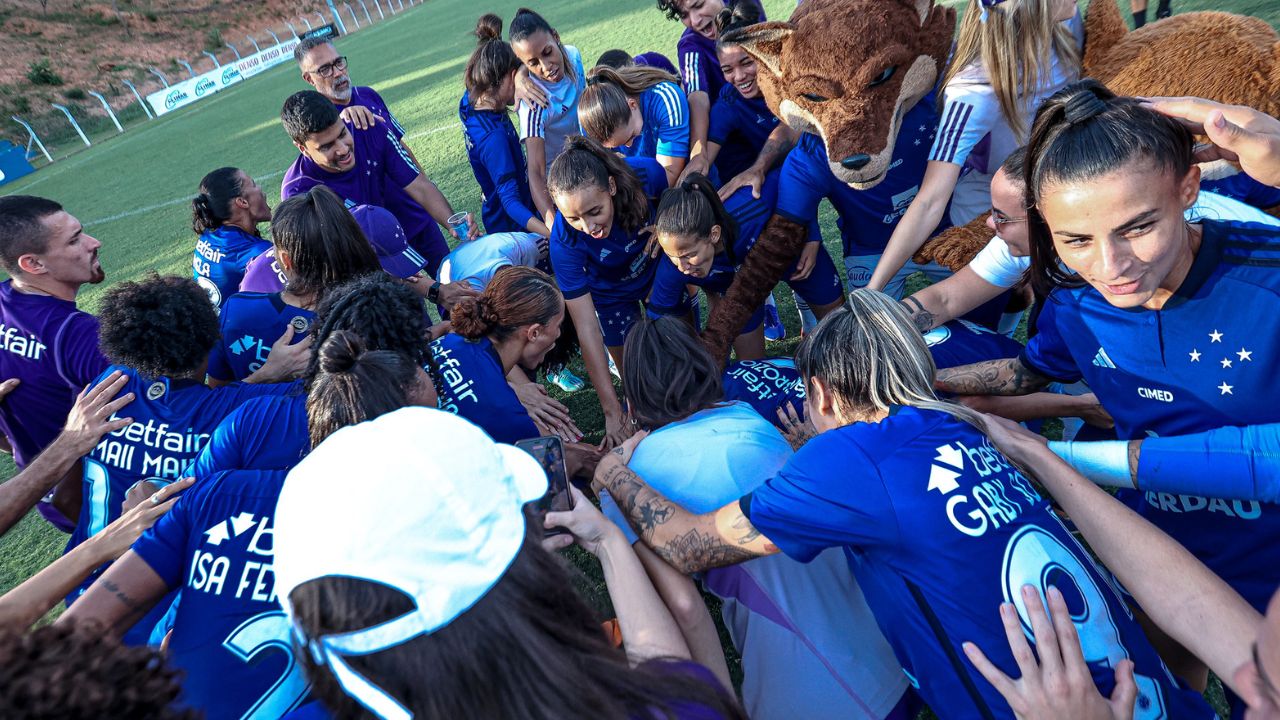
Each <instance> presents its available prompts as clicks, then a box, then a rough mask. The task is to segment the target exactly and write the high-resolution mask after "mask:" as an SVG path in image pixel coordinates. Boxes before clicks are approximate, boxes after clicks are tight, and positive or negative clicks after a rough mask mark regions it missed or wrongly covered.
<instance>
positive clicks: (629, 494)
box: [593, 452, 778, 574]
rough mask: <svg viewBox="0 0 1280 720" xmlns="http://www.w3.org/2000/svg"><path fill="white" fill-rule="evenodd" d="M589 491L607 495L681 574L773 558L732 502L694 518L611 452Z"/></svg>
mask: <svg viewBox="0 0 1280 720" xmlns="http://www.w3.org/2000/svg"><path fill="white" fill-rule="evenodd" d="M593 485H595V486H596V487H597V488H604V489H605V490H608V491H609V494H610V495H611V496H613V499H614V502H616V503H617V504H618V508H619V509H621V510H622V512H623V514H624V515H626V516H627V521H628V522H630V523H631V526H632V527H633V528H635V531H636V532H637V533H638V534H639V535H640V538H641V539H642V540H644V542H645V544H646V545H648V546H649V547H651V548H653V551H654V552H655V553H657V555H658V557H660V558H662V559H663V560H665V561H666V562H667V563H668V564H670V565H671V566H672V567H674V568H675V569H676V570H679V571H680V572H682V573H686V574H687V573H692V572H698V571H700V570H708V569H710V568H715V567H724V566H726V565H735V564H737V563H740V562H744V561H746V560H750V559H752V558H756V557H763V556H765V555H773V554H775V553H777V552H778V546H776V545H774V544H773V543H772V542H770V541H769V538H767V537H765V536H764V535H763V534H761V532H760V531H759V530H757V529H756V528H755V526H753V525H752V524H751V521H750V520H748V519H747V517H746V515H744V514H743V513H742V507H741V506H740V505H739V504H738V502H737V501H734V502H731V503H729V504H728V505H725V506H724V507H722V508H720V509H719V510H717V511H715V512H711V513H705V514H703V515H694V514H693V513H691V512H689V511H688V510H685V509H684V508H682V507H680V506H679V505H677V504H675V503H673V502H671V501H670V500H668V499H667V498H665V497H663V496H662V495H661V494H659V493H658V492H656V491H654V490H653V489H652V488H650V487H649V486H648V485H645V484H644V481H643V480H641V479H640V477H639V476H638V475H636V474H635V473H634V472H632V471H631V470H630V469H629V468H628V467H627V466H626V465H625V464H624V463H623V461H622V457H621V456H620V455H618V454H617V453H616V452H614V453H609V454H608V455H606V456H605V457H604V459H603V460H601V461H600V464H599V465H597V466H596V474H595V479H594V480H593Z"/></svg>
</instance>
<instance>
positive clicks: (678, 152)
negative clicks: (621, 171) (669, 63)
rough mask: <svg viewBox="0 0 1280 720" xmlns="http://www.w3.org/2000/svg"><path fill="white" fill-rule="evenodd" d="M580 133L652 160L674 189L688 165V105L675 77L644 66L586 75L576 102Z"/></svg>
mask: <svg viewBox="0 0 1280 720" xmlns="http://www.w3.org/2000/svg"><path fill="white" fill-rule="evenodd" d="M578 121H579V122H581V123H582V131H583V132H584V133H586V135H587V136H588V137H590V138H592V139H593V140H595V141H596V142H598V143H600V144H601V145H604V146H605V147H607V148H610V149H616V150H617V151H618V152H620V153H622V154H623V155H627V156H630V157H646V158H653V159H654V160H657V161H658V164H659V165H661V166H662V167H663V169H664V170H666V172H667V184H668V185H674V184H675V182H676V180H677V179H678V178H679V177H680V175H681V173H682V172H684V166H685V163H687V162H688V161H689V101H688V99H687V98H686V97H685V94H684V90H682V89H680V81H679V79H678V78H676V76H674V75H672V74H671V73H668V72H666V71H664V70H659V69H658V68H654V67H646V66H643V65H629V66H626V67H623V68H619V69H617V70H615V69H613V68H611V67H606V66H603V65H598V66H596V67H595V68H592V69H591V71H590V72H588V73H587V89H586V90H584V91H583V92H582V100H581V101H579V103H578Z"/></svg>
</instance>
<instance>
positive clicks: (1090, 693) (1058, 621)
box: [964, 585, 1138, 720]
mask: <svg viewBox="0 0 1280 720" xmlns="http://www.w3.org/2000/svg"><path fill="white" fill-rule="evenodd" d="M1046 595H1047V597H1048V600H1049V615H1051V616H1052V618H1050V616H1049V615H1046V614H1045V609H1044V605H1043V604H1041V602H1040V593H1039V591H1038V590H1037V589H1036V588H1035V587H1033V586H1031V585H1024V586H1022V601H1023V604H1024V605H1025V607H1026V609H1027V615H1028V619H1029V620H1030V621H1031V629H1032V632H1033V634H1034V635H1035V643H1036V648H1035V652H1034V653H1033V652H1032V651H1031V647H1030V646H1029V645H1028V644H1027V638H1026V634H1025V633H1024V632H1023V629H1022V620H1021V618H1019V616H1018V609H1017V608H1016V607H1015V606H1014V605H1013V604H1012V603H1004V604H1002V605H1001V606H1000V619H1001V620H1002V621H1003V622H1004V632H1005V637H1007V638H1008V640H1009V650H1010V651H1012V653H1013V658H1014V660H1016V661H1017V663H1018V669H1019V670H1020V671H1021V672H1022V677H1020V678H1018V679H1017V680H1014V679H1012V678H1010V677H1009V676H1008V675H1005V674H1004V672H1003V671H1002V670H1000V668H998V667H996V666H995V665H994V664H993V663H992V662H991V661H990V660H988V659H987V656H986V655H984V654H983V652H982V650H980V649H979V648H978V646H977V645H974V644H973V643H970V642H967V643H965V644H964V654H965V655H966V656H968V658H969V662H971V663H973V666H974V667H975V668H977V669H978V672H980V673H982V676H983V677H984V678H986V679H987V682H989V683H991V685H992V686H993V687H995V689H996V690H998V691H999V692H1000V694H1001V695H1003V696H1004V699H1005V700H1007V701H1009V707H1010V708H1011V709H1012V710H1013V713H1014V715H1015V716H1017V717H1018V718H1025V719H1026V720H1057V719H1058V718H1061V719H1062V720H1131V719H1132V718H1133V705H1134V701H1135V700H1136V699H1137V697H1138V686H1137V684H1136V683H1135V682H1134V679H1133V661H1132V660H1128V659H1125V660H1121V661H1120V662H1119V663H1118V664H1117V665H1116V684H1115V689H1113V690H1112V691H1111V698H1110V699H1107V698H1104V697H1102V695H1101V694H1100V693H1099V692H1098V688H1097V686H1096V685H1094V682H1093V676H1092V675H1091V674H1090V672H1089V666H1088V665H1087V664H1086V663H1085V661H1084V654H1083V652H1082V651H1081V650H1080V636H1079V635H1078V634H1077V633H1076V628H1075V624H1074V623H1073V622H1072V621H1071V612H1070V610H1068V608H1067V601H1066V600H1064V599H1063V597H1062V593H1061V592H1059V591H1058V589H1057V588H1055V587H1051V588H1049V590H1048V592H1047V593H1046ZM1036 655H1039V656H1040V662H1039V663H1037V662H1036Z"/></svg>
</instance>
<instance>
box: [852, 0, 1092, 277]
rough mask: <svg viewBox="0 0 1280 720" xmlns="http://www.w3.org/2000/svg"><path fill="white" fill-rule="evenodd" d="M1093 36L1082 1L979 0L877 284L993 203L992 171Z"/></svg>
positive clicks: (968, 15)
mask: <svg viewBox="0 0 1280 720" xmlns="http://www.w3.org/2000/svg"><path fill="white" fill-rule="evenodd" d="M1083 45H1084V23H1083V21H1082V20H1081V19H1080V12H1079V9H1078V8H1077V7H1076V3H1075V2H1074V0H969V3H968V6H967V7H966V9H965V12H964V17H963V18H962V19H961V21H960V29H959V31H958V35H957V39H956V47H955V51H954V52H952V54H951V62H950V64H949V65H948V66H947V70H946V73H944V75H943V78H942V82H941V84H940V87H941V88H942V92H941V93H940V95H941V99H940V102H939V106H940V108H941V117H940V120H939V122H938V130H937V134H936V136H935V137H934V140H933V147H932V149H930V151H929V162H928V165H926V166H925V172H924V179H923V180H921V182H920V191H919V193H917V194H916V196H915V198H914V199H913V200H912V201H911V205H910V207H908V208H907V211H906V214H904V215H903V216H902V220H901V221H899V223H898V225H897V227H896V228H894V230H893V235H892V237H890V238H889V243H888V244H887V245H886V246H885V249H884V253H883V254H882V255H881V257H880V259H879V261H878V262H877V263H876V266H875V271H874V272H873V273H872V275H871V281H870V282H869V283H868V285H867V287H871V288H875V289H876V290H885V289H886V288H896V287H899V286H900V285H901V283H902V281H903V280H905V278H906V276H907V275H909V274H911V272H912V270H913V267H912V266H911V265H910V264H909V263H910V260H911V256H912V255H913V254H914V253H915V252H916V250H919V249H920V246H921V245H923V244H924V243H925V241H926V240H928V239H929V237H930V236H931V235H932V234H933V233H934V232H935V231H936V229H937V228H938V227H939V224H940V223H941V224H944V225H945V224H946V223H947V222H950V223H951V224H954V225H963V224H964V223H967V222H969V221H970V220H973V219H974V218H976V217H978V216H979V215H981V214H982V213H984V212H987V211H989V210H990V209H991V179H992V177H993V176H994V175H995V173H996V171H997V170H998V169H999V168H1000V164H1001V163H1003V162H1004V159H1005V158H1006V157H1008V156H1009V153H1011V152H1013V151H1014V150H1016V149H1017V148H1019V147H1021V146H1022V145H1023V144H1024V143H1025V142H1026V139H1027V132H1028V131H1029V130H1030V128H1031V116H1032V115H1033V114H1034V113H1035V110H1036V107H1038V106H1039V105H1040V103H1041V102H1042V101H1043V100H1044V99H1046V98H1048V97H1049V96H1050V95H1052V94H1053V93H1055V92H1057V91H1058V89H1059V88H1061V87H1062V86H1063V85H1066V84H1067V83H1069V82H1071V81H1073V80H1075V79H1076V78H1078V77H1079V76H1080V55H1081V48H1082V46H1083ZM900 71H905V68H901V69H900ZM926 100H927V99H926ZM922 102H924V101H922ZM890 294H899V293H893V292H891V293H890Z"/></svg>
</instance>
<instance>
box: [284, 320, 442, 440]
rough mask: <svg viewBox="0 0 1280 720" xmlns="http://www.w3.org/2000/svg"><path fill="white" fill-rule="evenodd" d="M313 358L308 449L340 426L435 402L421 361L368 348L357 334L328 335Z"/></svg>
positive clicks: (342, 332) (393, 352) (339, 331)
mask: <svg viewBox="0 0 1280 720" xmlns="http://www.w3.org/2000/svg"><path fill="white" fill-rule="evenodd" d="M315 362H316V372H315V375H314V376H312V378H311V380H310V390H309V391H308V393H307V429H308V431H309V433H310V435H311V446H312V447H315V446H316V445H319V444H320V441H321V440H324V439H325V438H326V437H328V436H329V435H331V434H332V433H334V432H335V431H337V430H338V429H339V428H344V427H346V426H348V425H355V424H356V423H362V422H364V421H366V420H372V419H373V418H376V417H378V416H379V415H382V414H384V413H389V412H391V411H392V410H398V409H400V408H402V407H405V406H406V405H427V406H434V405H435V399H436V394H435V390H434V388H433V387H432V383H431V378H430V376H428V375H427V373H426V371H425V370H423V368H422V365H421V364H419V363H416V362H414V361H413V359H411V358H410V357H409V356H407V355H405V354H403V353H398V352H395V351H393V350H369V349H368V348H367V347H366V343H365V341H364V339H363V338H361V337H360V335H359V334H357V333H356V332H353V331H347V330H337V331H335V332H334V333H333V334H331V335H329V337H328V338H326V339H325V341H324V343H323V344H321V345H320V349H319V350H318V351H317V352H316V355H315Z"/></svg>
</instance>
